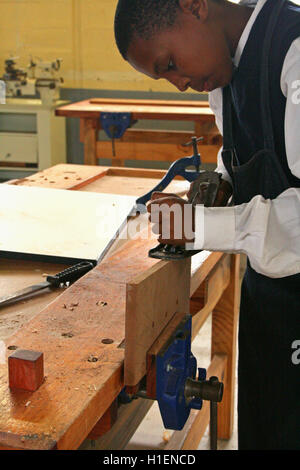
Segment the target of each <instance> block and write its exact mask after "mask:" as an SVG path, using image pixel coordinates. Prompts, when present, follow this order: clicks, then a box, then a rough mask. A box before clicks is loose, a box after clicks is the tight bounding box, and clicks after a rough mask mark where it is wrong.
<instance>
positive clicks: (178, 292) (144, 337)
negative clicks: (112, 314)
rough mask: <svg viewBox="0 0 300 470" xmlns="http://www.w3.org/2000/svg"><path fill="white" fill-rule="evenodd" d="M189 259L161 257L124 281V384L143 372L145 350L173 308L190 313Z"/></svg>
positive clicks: (168, 319)
mask: <svg viewBox="0 0 300 470" xmlns="http://www.w3.org/2000/svg"><path fill="white" fill-rule="evenodd" d="M190 273H191V260H190V259H185V260H180V261H160V262H159V263H157V264H155V265H154V266H152V268H150V269H148V271H146V272H144V273H143V274H141V275H140V276H137V277H136V278H135V279H133V280H131V281H130V282H129V283H128V284H127V299H126V319H125V338H126V341H125V365H124V381H125V385H136V384H137V383H138V382H139V381H140V380H141V379H142V378H143V376H144V375H145V374H146V372H147V367H146V358H147V352H148V350H149V349H150V347H151V346H152V344H153V343H154V341H155V340H156V339H157V338H158V336H159V335H160V334H161V332H162V330H163V329H164V328H165V327H166V325H167V324H168V323H169V321H170V320H171V318H172V317H173V316H174V314H175V313H176V312H184V313H189V298H190V279H191V275H190Z"/></svg>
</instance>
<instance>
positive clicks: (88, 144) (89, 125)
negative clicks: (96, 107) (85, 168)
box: [81, 119, 99, 165]
mask: <svg viewBox="0 0 300 470" xmlns="http://www.w3.org/2000/svg"><path fill="white" fill-rule="evenodd" d="M98 130H99V126H98V121H97V119H85V121H84V129H81V132H82V133H83V142H84V164H85V165H97V164H98V162H97V137H98Z"/></svg>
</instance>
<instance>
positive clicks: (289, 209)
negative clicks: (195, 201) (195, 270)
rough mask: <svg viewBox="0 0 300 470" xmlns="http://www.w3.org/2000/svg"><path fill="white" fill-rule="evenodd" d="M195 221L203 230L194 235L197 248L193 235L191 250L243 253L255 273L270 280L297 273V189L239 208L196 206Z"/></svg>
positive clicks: (299, 224) (299, 202)
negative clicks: (198, 220) (197, 219)
mask: <svg viewBox="0 0 300 470" xmlns="http://www.w3.org/2000/svg"><path fill="white" fill-rule="evenodd" d="M197 212H198V214H197ZM197 217H198V218H201V220H202V221H203V227H202V229H201V230H199V231H198V240H199V241H201V246H199V244H198V245H197V241H198V240H197V233H196V238H195V244H194V248H195V249H205V250H210V251H224V252H230V253H245V254H247V256H248V257H249V261H250V264H251V266H252V267H253V269H255V271H257V272H258V273H261V274H264V275H266V276H269V277H273V278H277V277H285V276H290V275H293V274H296V273H299V272H300V190H299V189H296V188H290V189H288V190H286V191H284V192H283V193H282V194H281V195H280V196H279V197H278V198H276V199H273V200H271V199H264V198H263V197H262V196H255V197H254V198H253V199H252V200H251V201H250V202H249V203H247V204H241V205H239V206H233V207H225V208H224V207H205V208H204V207H203V206H197V207H196V218H197ZM200 232H201V233H200Z"/></svg>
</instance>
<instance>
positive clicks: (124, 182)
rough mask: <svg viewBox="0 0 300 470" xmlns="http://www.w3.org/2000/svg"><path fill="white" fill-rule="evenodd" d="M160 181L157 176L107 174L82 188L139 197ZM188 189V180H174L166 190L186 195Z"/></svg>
mask: <svg viewBox="0 0 300 470" xmlns="http://www.w3.org/2000/svg"><path fill="white" fill-rule="evenodd" d="M159 182H160V180H159V179H156V178H132V177H131V176H109V175H106V176H104V177H103V178H101V179H98V180H96V181H94V182H93V183H91V184H89V185H88V186H85V187H84V188H82V191H86V192H96V193H107V194H111V193H112V192H114V194H124V195H132V196H135V197H136V198H137V197H139V196H143V195H144V194H146V193H148V191H151V190H152V189H153V188H155V186H157V185H158V184H159ZM188 190H189V183H188V182H187V181H180V180H174V181H172V182H171V183H170V184H169V186H168V187H167V188H166V190H165V191H168V192H171V193H175V194H177V195H178V196H184V195H186V193H187V192H188Z"/></svg>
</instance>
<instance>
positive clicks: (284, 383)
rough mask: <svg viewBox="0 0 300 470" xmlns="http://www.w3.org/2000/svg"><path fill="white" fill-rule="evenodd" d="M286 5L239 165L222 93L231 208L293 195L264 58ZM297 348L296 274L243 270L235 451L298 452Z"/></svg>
mask: <svg viewBox="0 0 300 470" xmlns="http://www.w3.org/2000/svg"><path fill="white" fill-rule="evenodd" d="M283 4H284V1H283V0H278V3H277V4H276V6H275V7H274V9H273V12H272V15H271V16H270V19H269V24H268V28H267V31H266V36H265V41H264V44H263V61H262V67H261V97H260V99H261V111H262V122H260V123H258V125H261V126H263V130H264V148H263V149H262V150H260V151H258V152H257V153H256V154H255V155H254V156H249V160H248V161H247V162H246V163H245V162H243V164H241V165H240V164H239V159H238V155H237V154H236V151H235V148H234V139H233V130H232V119H231V117H232V95H231V88H230V85H229V86H228V87H226V88H224V89H223V137H224V145H223V148H224V150H223V154H222V157H223V160H224V163H225V162H226V161H227V166H228V162H230V165H231V174H232V181H233V194H234V203H235V204H242V203H245V202H249V201H250V200H251V199H252V198H253V197H254V196H256V195H259V194H260V195H262V196H263V197H264V198H266V199H268V198H270V199H274V198H276V197H277V196H278V195H279V194H281V193H282V192H283V191H285V190H286V189H288V188H289V187H290V185H289V183H288V179H287V177H286V175H285V173H284V171H283V169H282V167H281V165H280V163H279V161H278V158H277V156H276V152H275V146H274V138H273V128H272V121H271V113H270V106H269V103H270V101H269V76H268V74H269V70H268V56H269V51H270V47H271V41H272V36H273V32H274V28H275V25H276V22H277V19H278V16H279V13H280V10H281V7H282V6H283ZM299 129H300V128H299ZM299 132H300V130H299ZM299 224H300V221H299ZM295 340H300V274H296V275H294V276H288V277H285V278H280V279H271V278H269V277H266V276H263V275H261V274H258V273H257V272H256V271H254V270H253V269H252V268H251V266H250V263H249V262H248V266H247V271H246V274H245V277H244V280H243V283H242V294H241V307H240V321H239V361H238V439H239V449H300V364H299V365H297V364H294V363H293V361H292V355H293V352H294V349H292V345H293V343H294V342H295Z"/></svg>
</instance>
